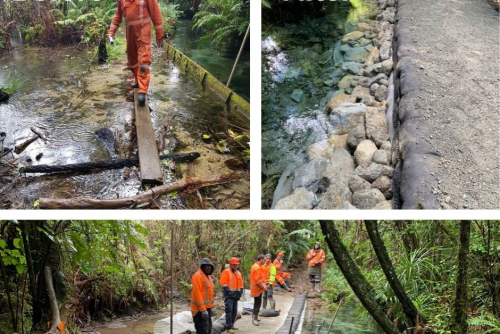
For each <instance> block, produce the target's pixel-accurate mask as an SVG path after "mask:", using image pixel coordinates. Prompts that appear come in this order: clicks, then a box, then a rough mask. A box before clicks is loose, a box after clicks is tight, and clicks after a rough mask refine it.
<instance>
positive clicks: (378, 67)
mask: <svg viewBox="0 0 500 334" xmlns="http://www.w3.org/2000/svg"><path fill="white" fill-rule="evenodd" d="M380 71H382V63H376V64H373V65H370V66H368V67H367V68H365V71H364V74H365V76H367V77H373V76H374V75H375V74H377V73H380Z"/></svg>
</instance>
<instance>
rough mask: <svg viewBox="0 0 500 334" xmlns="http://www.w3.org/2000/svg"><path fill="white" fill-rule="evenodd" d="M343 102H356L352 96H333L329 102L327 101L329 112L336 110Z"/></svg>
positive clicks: (342, 94)
mask: <svg viewBox="0 0 500 334" xmlns="http://www.w3.org/2000/svg"><path fill="white" fill-rule="evenodd" d="M344 102H351V103H354V102H356V98H355V97H354V96H352V95H349V94H345V93H340V94H337V95H335V96H333V97H332V98H331V99H330V101H328V108H330V109H331V110H333V109H335V108H337V107H338V106H340V105H341V104H342V103H344Z"/></svg>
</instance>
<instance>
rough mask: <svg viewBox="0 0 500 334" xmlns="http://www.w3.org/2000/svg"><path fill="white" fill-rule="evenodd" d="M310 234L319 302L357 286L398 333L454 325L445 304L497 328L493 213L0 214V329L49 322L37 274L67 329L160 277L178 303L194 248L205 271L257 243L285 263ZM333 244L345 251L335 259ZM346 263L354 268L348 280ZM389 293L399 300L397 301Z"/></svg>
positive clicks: (162, 294) (132, 299) (143, 294)
mask: <svg viewBox="0 0 500 334" xmlns="http://www.w3.org/2000/svg"><path fill="white" fill-rule="evenodd" d="M467 226H468V227H469V230H468V229H467ZM467 231H469V232H470V233H469V234H467V233H466V232H467ZM369 232H370V233H369ZM375 232H377V233H375ZM377 235H379V236H381V239H382V240H385V247H386V253H387V255H388V258H389V259H390V262H391V263H392V266H393V269H394V271H395V273H396V275H394V276H395V277H397V280H398V281H399V282H400V285H401V287H402V291H398V293H396V292H395V291H396V290H395V289H394V288H393V282H391V283H390V284H389V281H388V278H387V276H386V270H387V269H388V268H387V267H388V265H387V263H385V264H384V265H381V263H384V262H383V257H381V250H382V251H383V248H385V247H382V248H381V247H380V244H378V243H377V237H376V236H377ZM467 235H468V236H469V238H468V239H467V238H466V239H467V240H468V242H465V240H466V239H464V237H467ZM171 236H173V238H172V237H171ZM337 237H338V240H337V242H334V241H335V240H336V239H335V238H337ZM316 240H319V241H320V242H322V244H323V245H324V246H323V248H324V249H326V250H327V260H328V261H327V262H328V266H327V273H326V275H325V276H326V277H325V283H324V288H325V289H326V291H325V292H324V293H323V294H322V298H324V299H325V300H326V301H328V302H329V303H330V302H336V301H338V300H339V299H340V298H342V297H344V296H346V297H347V298H349V299H356V297H355V296H354V294H353V293H352V291H355V292H356V291H358V289H359V288H360V286H361V285H363V284H366V286H370V287H371V290H370V292H369V293H367V297H369V298H372V299H373V301H374V303H375V307H376V309H377V311H379V313H381V314H382V316H383V317H386V318H387V319H389V321H390V322H389V324H390V326H392V327H393V328H394V330H395V331H396V332H398V333H402V332H403V330H404V329H406V328H410V327H413V328H415V329H416V330H415V331H414V333H418V332H419V331H420V332H421V333H423V332H429V333H431V332H435V333H456V332H457V330H456V329H455V328H456V325H458V324H455V320H456V319H459V318H460V316H461V315H460V314H456V313H457V312H458V313H460V312H462V313H463V315H464V316H465V320H466V322H465V324H466V327H467V328H468V331H469V332H470V333H497V332H498V331H499V329H500V322H499V320H498V319H499V315H500V314H499V312H500V222H491V221H473V222H470V225H467V224H464V223H460V222H456V221H440V222H425V221H422V222H412V221H398V222H379V223H378V224H377V223H376V222H371V223H370V222H361V221H342V222H331V221H328V222H321V223H318V222H313V221H284V222H281V221H261V222H258V223H257V222H250V221H198V222H187V221H183V222H171V221H145V222H141V221H3V222H0V310H2V311H1V314H0V333H1V334H4V333H12V332H16V333H27V332H30V331H31V330H32V329H33V331H34V332H45V331H46V330H47V328H46V324H47V322H48V321H50V320H51V319H53V314H51V312H50V306H51V300H50V298H49V294H48V293H47V291H50V289H48V288H47V278H48V279H49V280H50V281H51V282H53V286H54V288H53V290H54V294H55V296H57V302H58V303H59V305H58V306H59V309H60V310H61V315H60V317H61V319H63V321H64V322H65V323H66V325H67V327H68V328H69V330H70V331H71V332H78V328H79V327H82V326H84V325H86V324H88V323H90V321H92V320H106V319H110V318H111V317H112V315H121V314H130V313H133V312H134V311H137V310H140V309H162V308H164V307H166V305H167V302H168V301H169V298H170V296H171V291H169V288H168V287H169V286H170V284H169V283H170V282H171V281H172V280H173V282H174V291H173V294H172V295H173V296H174V298H179V297H182V299H181V300H185V299H186V298H187V297H188V295H189V292H190V277H191V275H192V273H193V272H194V271H195V270H196V269H197V267H198V261H199V259H200V258H202V257H210V258H211V259H212V261H213V262H214V264H215V266H216V277H217V276H218V274H217V273H218V272H220V270H221V269H222V268H223V266H224V265H225V264H226V262H227V260H228V259H229V258H230V257H232V256H237V257H240V258H241V260H242V267H243V268H242V271H243V273H247V272H248V270H249V267H250V266H251V264H252V263H253V261H254V259H255V257H256V255H257V254H258V253H261V252H271V253H274V254H275V253H276V252H277V251H278V250H284V251H286V254H287V258H286V261H287V262H288V263H291V262H293V263H300V262H302V261H303V259H304V254H305V253H306V251H307V249H308V248H309V247H311V246H312V243H314V241H316ZM383 244H384V243H382V245H383ZM340 246H345V247H344V248H345V251H346V253H344V254H342V256H341V257H339V256H338V255H339V253H338V252H339V250H340V251H342V247H340ZM332 247H333V248H332ZM328 248H330V250H331V251H330V252H328ZM375 250H377V251H375ZM382 253H383V252H382ZM459 254H460V256H459ZM464 255H465V259H466V261H465V262H464ZM172 259H173V263H172V265H173V272H172V274H173V275H172V274H171V272H170V265H171V262H172ZM349 259H351V260H352V261H353V264H351V266H350V267H349V266H348V262H349ZM335 262H337V263H338V264H339V266H337V265H335V264H334V263H335ZM47 268H48V269H47ZM346 268H348V269H349V270H347V271H346ZM47 270H48V273H49V275H47ZM350 270H351V271H358V275H357V276H356V277H354V280H353V277H350V276H349V275H350V273H351V271H350ZM245 278H246V280H247V277H245ZM464 279H465V281H464ZM464 282H465V283H467V284H466V286H465V287H466V290H467V289H468V291H465V293H463V290H461V289H462V288H463V287H464V286H463V284H462V283H464ZM247 284H248V281H247ZM353 284H354V285H353ZM357 285H359V286H357ZM401 293H402V294H403V295H404V294H406V295H407V296H408V297H409V299H408V301H409V304H402V303H401V300H402V299H401ZM457 296H460V297H464V298H458V299H457V298H456V297H457ZM410 304H411V305H410ZM332 305H333V304H332ZM357 305H359V308H360V310H363V308H362V306H361V304H360V303H358V304H357ZM457 305H458V306H459V307H458V308H457ZM63 306H64V307H63ZM412 306H413V308H414V310H416V312H417V313H418V317H417V319H416V320H415V319H413V320H412V319H411V317H412V315H411V309H412ZM369 311H370V312H369V313H370V314H372V311H373V310H369ZM365 314H367V313H365ZM372 315H373V314H372ZM393 332H394V331H393Z"/></svg>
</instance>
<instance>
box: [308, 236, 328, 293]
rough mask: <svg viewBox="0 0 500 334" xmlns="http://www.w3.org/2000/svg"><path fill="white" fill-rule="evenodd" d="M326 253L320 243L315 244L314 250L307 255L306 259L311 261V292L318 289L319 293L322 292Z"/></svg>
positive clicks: (309, 271) (309, 272)
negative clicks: (322, 274)
mask: <svg viewBox="0 0 500 334" xmlns="http://www.w3.org/2000/svg"><path fill="white" fill-rule="evenodd" d="M325 258H326V257H325V251H324V250H322V249H321V245H320V244H319V242H316V243H315V244H314V248H313V249H311V250H310V251H309V253H307V256H306V259H308V260H309V270H308V274H309V280H310V281H311V291H314V289H315V288H316V291H317V292H321V289H320V284H321V265H322V264H323V262H325Z"/></svg>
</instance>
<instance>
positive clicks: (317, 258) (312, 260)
mask: <svg viewBox="0 0 500 334" xmlns="http://www.w3.org/2000/svg"><path fill="white" fill-rule="evenodd" d="M325 258H326V256H325V251H324V250H322V249H320V250H319V252H315V251H314V249H311V250H310V251H309V253H307V257H306V259H307V260H309V267H314V266H316V265H318V264H316V262H318V263H319V266H321V264H322V263H323V262H325Z"/></svg>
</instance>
